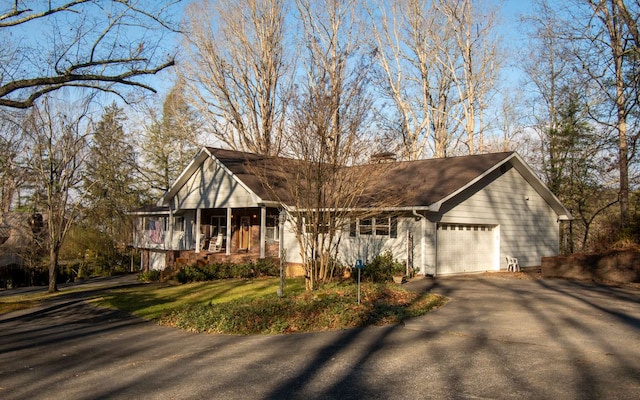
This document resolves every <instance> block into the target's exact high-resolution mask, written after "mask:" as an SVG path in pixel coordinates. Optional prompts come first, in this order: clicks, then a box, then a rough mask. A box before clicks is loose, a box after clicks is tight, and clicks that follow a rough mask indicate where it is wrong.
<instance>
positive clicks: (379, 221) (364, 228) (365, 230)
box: [349, 216, 398, 238]
mask: <svg viewBox="0 0 640 400" xmlns="http://www.w3.org/2000/svg"><path fill="white" fill-rule="evenodd" d="M356 234H359V235H360V236H379V237H384V236H386V237H391V238H396V237H398V217H395V216H376V217H371V218H363V219H359V220H355V219H352V220H351V223H350V224H349V236H351V237H355V236H356Z"/></svg>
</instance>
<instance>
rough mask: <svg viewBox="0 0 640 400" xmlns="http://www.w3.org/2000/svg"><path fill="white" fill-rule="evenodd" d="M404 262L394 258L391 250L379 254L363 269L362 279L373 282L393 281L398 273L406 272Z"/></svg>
mask: <svg viewBox="0 0 640 400" xmlns="http://www.w3.org/2000/svg"><path fill="white" fill-rule="evenodd" d="M404 272H405V266H404V264H403V263H401V262H399V261H396V260H394V258H393V253H391V250H386V251H385V252H383V253H380V254H378V255H377V256H375V257H374V258H373V260H371V262H369V263H368V264H367V265H366V266H365V268H364V269H363V270H362V273H361V274H362V275H361V279H363V280H367V281H371V282H380V283H382V282H391V281H393V276H394V275H396V274H404Z"/></svg>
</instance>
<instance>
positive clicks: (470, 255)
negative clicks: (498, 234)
mask: <svg viewBox="0 0 640 400" xmlns="http://www.w3.org/2000/svg"><path fill="white" fill-rule="evenodd" d="M493 230H494V227H493V226H489V225H466V224H439V225H438V250H437V251H438V253H437V256H438V260H437V264H438V266H437V273H438V274H455V273H463V272H478V271H486V270H490V269H493V258H494V254H495V252H494V242H495V239H494V232H493Z"/></svg>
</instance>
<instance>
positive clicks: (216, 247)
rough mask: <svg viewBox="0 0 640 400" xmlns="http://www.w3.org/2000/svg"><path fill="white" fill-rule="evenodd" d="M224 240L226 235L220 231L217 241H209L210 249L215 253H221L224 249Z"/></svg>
mask: <svg viewBox="0 0 640 400" xmlns="http://www.w3.org/2000/svg"><path fill="white" fill-rule="evenodd" d="M223 241H224V235H223V234H222V233H219V234H218V237H217V238H216V241H215V242H214V241H213V240H211V241H209V251H212V252H214V253H219V252H220V251H222V242H223Z"/></svg>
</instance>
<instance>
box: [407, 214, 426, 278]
mask: <svg viewBox="0 0 640 400" xmlns="http://www.w3.org/2000/svg"><path fill="white" fill-rule="evenodd" d="M411 213H412V214H413V215H414V216H415V217H416V218H417V219H420V272H422V273H423V274H424V275H426V274H427V271H426V268H425V265H424V236H425V231H426V229H425V217H424V215H422V214H420V213H418V210H416V209H413V210H411Z"/></svg>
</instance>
